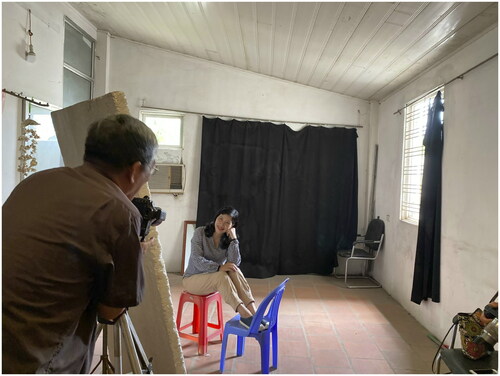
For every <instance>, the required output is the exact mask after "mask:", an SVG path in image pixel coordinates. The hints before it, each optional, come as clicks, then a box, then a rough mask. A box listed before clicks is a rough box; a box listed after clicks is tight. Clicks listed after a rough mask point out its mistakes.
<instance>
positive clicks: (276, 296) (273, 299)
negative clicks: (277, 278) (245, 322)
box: [248, 278, 290, 334]
mask: <svg viewBox="0 0 500 376" xmlns="http://www.w3.org/2000/svg"><path fill="white" fill-rule="evenodd" d="M289 280H290V278H287V279H285V280H284V281H283V282H281V283H280V285H279V286H278V287H276V288H275V289H274V290H273V291H271V292H270V293H269V294H268V295H267V296H266V297H265V298H264V300H263V301H262V303H260V305H259V308H257V312H255V315H254V319H253V321H252V325H250V328H249V330H248V331H249V333H250V334H256V333H258V332H259V326H260V322H261V320H262V318H263V317H265V318H266V319H267V320H268V321H269V329H268V330H271V329H272V328H273V327H274V326H275V325H276V322H277V321H278V310H279V308H280V303H281V297H282V296H283V293H284V292H285V285H286V283H287V282H288V281H289ZM268 307H269V310H268V309H267V308H268ZM266 311H267V314H266Z"/></svg>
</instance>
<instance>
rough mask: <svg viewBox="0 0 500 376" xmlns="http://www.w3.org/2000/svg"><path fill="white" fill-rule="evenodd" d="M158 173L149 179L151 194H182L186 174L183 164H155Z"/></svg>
mask: <svg viewBox="0 0 500 376" xmlns="http://www.w3.org/2000/svg"><path fill="white" fill-rule="evenodd" d="M156 167H157V168H158V171H157V172H156V173H155V174H154V175H152V176H151V178H150V179H149V189H150V191H151V192H158V193H171V194H181V193H184V183H185V181H186V172H185V167H184V165H183V164H157V165H156Z"/></svg>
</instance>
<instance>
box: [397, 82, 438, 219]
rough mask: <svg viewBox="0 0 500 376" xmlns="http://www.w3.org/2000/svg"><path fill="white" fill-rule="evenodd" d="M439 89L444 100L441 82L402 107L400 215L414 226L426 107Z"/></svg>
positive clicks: (419, 189) (418, 206) (422, 156)
mask: <svg viewBox="0 0 500 376" xmlns="http://www.w3.org/2000/svg"><path fill="white" fill-rule="evenodd" d="M438 91H441V98H442V101H443V102H444V86H440V87H438V88H436V89H434V90H432V91H431V92H429V93H427V94H425V95H424V96H420V97H417V98H416V99H414V100H412V101H409V102H408V103H407V104H406V106H405V110H404V119H403V125H404V127H403V140H402V155H401V185H400V206H399V219H400V220H401V221H403V222H406V223H409V224H412V225H417V226H418V222H419V217H420V201H421V195H422V177H423V170H424V161H425V146H424V144H423V139H424V136H425V132H426V129H427V121H428V114H429V109H430V107H431V106H432V104H433V102H434V98H435V97H436V94H437V92H438ZM419 107H420V109H419ZM419 111H425V115H424V113H423V112H422V113H421V114H419V113H418V112H419ZM443 117H444V114H443ZM443 120H444V119H443ZM416 123H418V125H417V124H416Z"/></svg>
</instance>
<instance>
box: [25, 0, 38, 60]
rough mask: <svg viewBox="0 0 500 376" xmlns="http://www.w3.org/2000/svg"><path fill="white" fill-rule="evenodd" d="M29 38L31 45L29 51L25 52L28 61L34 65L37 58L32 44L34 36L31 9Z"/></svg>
mask: <svg viewBox="0 0 500 376" xmlns="http://www.w3.org/2000/svg"><path fill="white" fill-rule="evenodd" d="M27 33H28V38H29V43H28V51H25V54H26V60H27V61H29V62H30V63H33V62H34V61H35V58H36V54H35V51H33V43H31V37H32V36H33V32H32V31H31V9H28V30H27Z"/></svg>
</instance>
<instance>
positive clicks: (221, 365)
mask: <svg viewBox="0 0 500 376" xmlns="http://www.w3.org/2000/svg"><path fill="white" fill-rule="evenodd" d="M227 337H228V334H227V333H226V332H224V339H223V340H222V349H221V351H220V363H219V370H220V372H221V373H222V372H224V363H225V362H226V347H227V339H228V338H227Z"/></svg>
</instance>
